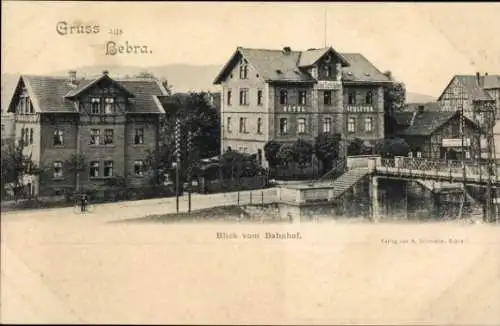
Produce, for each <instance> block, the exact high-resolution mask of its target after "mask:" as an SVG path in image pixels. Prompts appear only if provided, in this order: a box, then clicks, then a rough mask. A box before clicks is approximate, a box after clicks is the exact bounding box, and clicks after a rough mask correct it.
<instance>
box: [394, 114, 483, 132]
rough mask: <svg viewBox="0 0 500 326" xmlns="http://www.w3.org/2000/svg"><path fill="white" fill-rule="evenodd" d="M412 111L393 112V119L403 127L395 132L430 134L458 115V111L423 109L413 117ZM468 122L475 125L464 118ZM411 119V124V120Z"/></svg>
mask: <svg viewBox="0 0 500 326" xmlns="http://www.w3.org/2000/svg"><path fill="white" fill-rule="evenodd" d="M414 114H415V113H414V112H397V113H394V119H395V121H396V123H397V124H398V126H399V127H405V126H406V128H404V129H402V130H401V131H399V132H397V135H399V136H430V135H432V134H433V133H434V132H435V131H436V130H438V129H439V128H440V127H441V126H442V125H444V124H445V123H447V122H448V121H449V120H451V119H452V118H454V117H456V116H458V115H460V113H459V112H439V111H424V112H419V113H417V114H416V116H415V118H414V119H413V116H414ZM465 119H466V121H468V123H471V124H473V125H474V126H475V125H476V124H475V123H474V122H473V121H472V120H470V119H468V118H465ZM412 120H413V124H411V121H412Z"/></svg>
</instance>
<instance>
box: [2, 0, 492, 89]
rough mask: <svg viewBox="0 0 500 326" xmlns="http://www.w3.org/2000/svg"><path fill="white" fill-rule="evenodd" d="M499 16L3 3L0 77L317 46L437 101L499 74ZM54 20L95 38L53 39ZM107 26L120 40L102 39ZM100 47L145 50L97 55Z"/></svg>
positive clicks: (483, 10)
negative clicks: (455, 87) (474, 77)
mask: <svg viewBox="0 0 500 326" xmlns="http://www.w3.org/2000/svg"><path fill="white" fill-rule="evenodd" d="M499 17H500V4H499V3H481V4H474V3H452V4H446V3H439V4H432V3H426V4H411V3H338V2H337V3H327V2H318V3H307V2H303V3H301V2H293V3H292V2H290V3H286V2H279V3H278V2H266V3H259V2H245V3H243V2H229V3H223V2H140V3H139V2H125V3H118V2H84V1H78V2H70V1H65V2H51V1H42V2H30V1H22V2H16V1H2V62H1V63H2V73H23V74H47V73H51V72H54V71H61V70H69V69H74V68H78V67H81V66H89V65H100V66H101V65H127V66H141V67H149V66H158V65H167V64H182V63H184V64H192V65H206V64H217V65H221V66H222V65H223V64H224V63H225V62H226V61H227V60H228V59H229V57H230V56H231V55H232V53H233V52H234V51H235V49H236V47H237V46H244V47H254V48H271V49H281V48H283V47H284V46H290V47H291V48H292V49H297V50H300V49H303V50H305V49H308V48H313V47H316V48H319V47H323V46H324V45H325V40H326V45H328V46H332V47H333V48H334V49H336V50H337V51H338V52H360V53H362V54H364V55H365V56H366V57H367V58H368V59H369V60H370V61H371V62H372V63H373V64H375V65H376V66H377V68H379V69H380V70H381V71H385V70H391V71H392V73H393V75H394V76H395V77H396V78H397V79H399V80H401V81H403V82H404V83H405V84H406V87H407V90H409V91H412V92H418V93H423V94H428V95H431V96H438V95H439V94H440V92H441V91H442V90H443V89H444V87H445V86H446V84H447V83H448V82H449V80H450V79H451V77H452V76H453V75H455V74H474V73H475V72H481V73H484V72H488V73H490V74H493V73H500V37H499V31H500V18H499ZM58 22H66V23H67V24H68V25H71V24H77V25H80V24H84V25H91V26H96V25H98V26H99V33H91V34H66V35H60V34H58V33H57V28H56V27H57V26H58ZM325 27H326V28H325ZM115 28H118V29H121V30H122V31H123V34H122V35H119V36H116V35H111V34H109V31H110V30H111V29H115ZM325 32H326V33H325ZM109 41H113V42H115V43H116V44H123V45H126V42H128V44H129V45H133V46H135V45H139V46H144V45H145V46H147V47H148V48H147V52H148V53H146V54H141V53H138V54H133V53H129V54H127V53H123V54H120V53H118V54H116V55H106V46H105V44H106V43H107V42H109ZM138 49H143V48H142V47H141V48H138Z"/></svg>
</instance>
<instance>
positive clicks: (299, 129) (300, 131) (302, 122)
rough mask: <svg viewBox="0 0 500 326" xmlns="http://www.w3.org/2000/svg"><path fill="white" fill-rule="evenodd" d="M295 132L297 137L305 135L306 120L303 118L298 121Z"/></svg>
mask: <svg viewBox="0 0 500 326" xmlns="http://www.w3.org/2000/svg"><path fill="white" fill-rule="evenodd" d="M297 132H298V134H299V135H303V134H305V133H306V119H304V118H299V119H298V124H297Z"/></svg>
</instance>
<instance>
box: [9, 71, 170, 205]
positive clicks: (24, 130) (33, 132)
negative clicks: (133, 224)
mask: <svg viewBox="0 0 500 326" xmlns="http://www.w3.org/2000/svg"><path fill="white" fill-rule="evenodd" d="M166 95H167V92H166V90H165V89H164V87H163V86H162V84H161V83H160V82H159V81H157V80H155V79H138V78H134V79H124V80H118V79H113V78H111V77H110V76H109V74H108V72H107V71H104V72H103V74H102V75H101V76H99V77H98V78H94V79H78V78H77V76H76V72H75V71H71V72H70V73H69V76H68V77H48V76H21V77H20V79H19V81H18V84H17V87H16V90H15V92H14V94H13V97H12V99H11V101H10V104H9V108H8V111H9V112H12V113H14V114H15V132H16V138H17V139H18V140H22V141H23V143H24V144H25V149H24V150H25V152H26V153H27V154H31V156H32V159H33V160H34V162H35V163H37V164H38V165H39V166H41V167H42V168H43V169H44V171H46V173H44V177H43V178H38V177H33V178H31V179H30V180H26V181H25V182H26V183H27V184H29V185H30V188H31V190H30V191H31V192H32V193H33V194H39V195H48V196H50V195H58V194H62V193H63V192H65V191H68V190H69V191H75V190H79V189H96V188H99V187H102V186H103V185H105V184H106V180H108V179H110V178H116V177H121V178H124V179H125V180H126V182H127V184H128V185H129V186H137V187H139V186H141V185H144V184H146V183H147V180H146V173H145V158H146V157H147V155H148V153H149V151H150V150H152V149H154V148H155V146H157V142H158V127H159V121H160V118H161V116H162V115H163V114H164V113H165V110H164V108H163V106H162V105H161V102H160V98H161V97H163V96H166ZM75 160H78V161H80V162H83V163H84V164H79V166H80V167H82V169H81V171H79V172H78V173H77V172H76V171H75V170H80V169H75V168H74V166H75V162H74V161H75Z"/></svg>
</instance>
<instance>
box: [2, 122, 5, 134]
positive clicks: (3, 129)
mask: <svg viewBox="0 0 500 326" xmlns="http://www.w3.org/2000/svg"><path fill="white" fill-rule="evenodd" d="M4 131H5V125H4V124H3V123H2V132H4Z"/></svg>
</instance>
